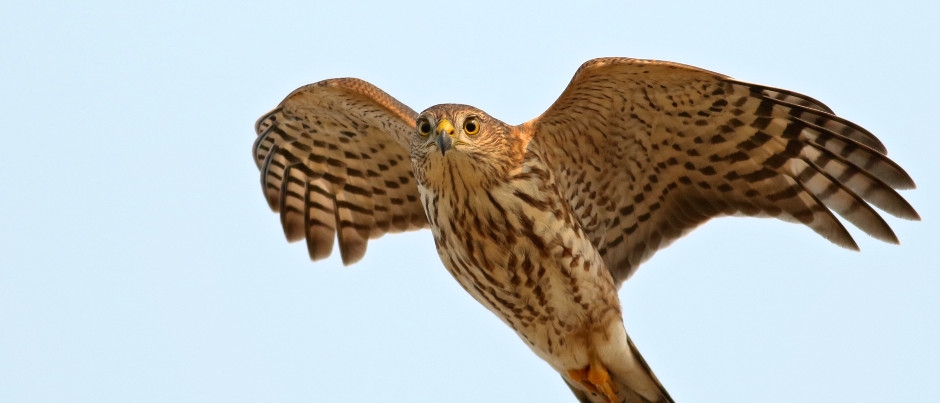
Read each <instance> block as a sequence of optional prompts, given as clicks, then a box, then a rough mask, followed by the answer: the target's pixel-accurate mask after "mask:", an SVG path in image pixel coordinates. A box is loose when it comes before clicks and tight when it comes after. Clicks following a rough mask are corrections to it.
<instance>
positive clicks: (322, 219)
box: [253, 78, 428, 264]
mask: <svg viewBox="0 0 940 403" xmlns="http://www.w3.org/2000/svg"><path fill="white" fill-rule="evenodd" d="M415 118H417V113H415V111H414V110H412V109H411V108H409V107H407V106H405V105H404V104H402V103H401V102H399V101H398V100H396V99H395V98H392V97H391V96H390V95H388V94H386V93H385V92H384V91H382V90H380V89H379V88H377V87H375V86H374V85H372V84H369V83H367V82H365V81H362V80H359V79H354V78H339V79H331V80H325V81H321V82H318V83H315V84H310V85H307V86H304V87H301V88H298V89H297V90H295V91H294V92H292V93H291V94H290V95H288V96H287V98H285V99H284V101H282V102H281V104H280V105H279V106H278V107H277V108H276V109H274V110H273V111H271V112H269V113H267V114H266V115H264V116H262V117H261V118H260V119H258V122H257V123H256V124H255V130H256V131H257V132H258V139H257V140H256V141H255V143H254V147H253V153H254V158H255V163H256V164H257V165H258V169H260V170H261V187H262V189H263V191H264V195H265V198H266V199H267V200H268V204H269V205H270V206H271V209H272V210H274V211H276V212H280V215H281V224H282V226H283V227H284V234H285V235H286V236H287V239H288V240H289V241H296V240H300V239H302V238H306V240H307V249H308V251H309V252H310V258H311V259H313V260H319V259H323V258H325V257H327V256H329V255H330V253H331V252H332V250H333V240H334V239H338V240H339V249H340V255H341V257H342V259H343V263H345V264H352V263H355V262H356V261H358V260H359V259H361V258H362V256H363V255H364V254H365V251H366V243H367V242H368V240H369V239H370V238H377V237H379V236H382V235H384V234H386V233H393V232H401V231H406V230H413V229H420V228H427V226H428V221H427V217H426V216H425V213H424V209H423V208H422V207H421V202H420V200H419V198H418V188H417V184H416V183H415V180H414V176H413V174H412V168H411V159H410V158H409V156H408V147H409V144H410V143H409V139H410V137H411V135H412V133H413V131H414V126H415Z"/></svg>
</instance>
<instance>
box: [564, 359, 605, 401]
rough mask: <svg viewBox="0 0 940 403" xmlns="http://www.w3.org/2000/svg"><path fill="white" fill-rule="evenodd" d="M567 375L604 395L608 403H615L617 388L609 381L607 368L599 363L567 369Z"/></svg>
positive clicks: (590, 389) (592, 390)
mask: <svg viewBox="0 0 940 403" xmlns="http://www.w3.org/2000/svg"><path fill="white" fill-rule="evenodd" d="M568 376H569V377H570V378H571V379H572V380H574V381H576V382H578V383H580V384H581V385H583V386H584V387H585V388H587V390H589V391H591V392H594V393H599V394H601V395H604V397H605V398H607V402H608V403H617V388H616V387H615V386H614V383H613V382H611V380H610V374H609V373H608V372H607V368H604V366H603V365H601V363H599V362H593V363H591V364H588V366H586V367H584V368H582V369H569V370H568Z"/></svg>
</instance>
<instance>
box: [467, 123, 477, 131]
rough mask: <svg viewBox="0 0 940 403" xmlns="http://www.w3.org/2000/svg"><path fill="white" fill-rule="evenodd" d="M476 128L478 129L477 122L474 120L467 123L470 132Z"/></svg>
mask: <svg viewBox="0 0 940 403" xmlns="http://www.w3.org/2000/svg"><path fill="white" fill-rule="evenodd" d="M476 130H477V124H476V123H473V122H469V123H467V131H468V132H474V131H476Z"/></svg>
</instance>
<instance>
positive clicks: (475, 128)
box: [463, 118, 480, 136]
mask: <svg viewBox="0 0 940 403" xmlns="http://www.w3.org/2000/svg"><path fill="white" fill-rule="evenodd" d="M463 131H464V132H465V133H467V134H469V135H471V136H472V135H474V134H477V133H479V132H480V122H478V121H477V118H469V119H467V120H466V121H464V122H463Z"/></svg>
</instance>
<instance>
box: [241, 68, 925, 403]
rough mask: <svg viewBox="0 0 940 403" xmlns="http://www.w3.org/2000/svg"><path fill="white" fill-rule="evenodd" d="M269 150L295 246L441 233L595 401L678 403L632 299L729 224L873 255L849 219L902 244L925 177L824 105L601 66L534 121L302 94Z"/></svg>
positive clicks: (364, 88)
mask: <svg viewBox="0 0 940 403" xmlns="http://www.w3.org/2000/svg"><path fill="white" fill-rule="evenodd" d="M255 128H256V130H257V133H258V138H257V140H256V141H255V143H254V158H255V162H256V163H257V165H258V168H259V169H260V170H261V185H262V189H263V191H264V195H265V198H266V199H267V201H268V203H269V205H270V207H271V208H272V209H273V210H274V211H276V212H279V213H280V219H281V224H282V226H283V228H284V233H285V235H286V236H287V239H288V240H289V241H296V240H300V239H306V242H307V248H308V250H309V252H310V258H311V259H312V260H318V259H323V258H325V257H327V256H328V255H329V254H330V253H331V251H332V249H333V243H334V239H335V240H338V241H339V252H340V255H341V256H342V260H343V263H344V264H352V263H355V262H356V261H358V260H359V259H361V258H362V256H363V255H364V254H365V251H366V244H367V243H368V240H369V239H374V238H378V237H380V236H382V235H384V234H387V233H394V232H401V231H408V230H415V229H422V228H430V229H431V231H432V233H433V235H434V243H435V246H436V248H437V252H438V254H439V255H440V258H441V261H442V262H443V264H444V266H445V267H446V268H447V270H448V271H449V272H450V274H451V275H453V277H454V278H455V279H456V280H457V282H458V283H460V285H461V286H462V287H463V288H464V289H465V290H466V291H467V292H468V293H470V294H471V295H472V296H473V297H474V298H475V299H476V300H477V301H479V302H480V303H481V304H483V305H484V306H485V307H486V308H487V309H489V310H490V311H492V312H493V313H494V314H496V316H498V317H499V318H500V319H502V320H503V322H505V323H506V324H507V325H509V326H510V327H511V328H512V329H513V330H514V331H515V332H516V334H518V335H519V337H520V338H521V339H522V340H523V341H524V342H525V343H526V344H527V345H528V346H529V348H531V349H532V351H533V352H535V354H536V355H538V356H539V357H541V358H542V359H543V360H545V361H546V362H547V363H548V364H549V365H551V366H552V368H554V369H555V370H556V371H558V373H559V374H561V376H562V378H563V379H564V381H565V382H566V383H567V384H568V386H569V387H570V388H571V390H572V391H573V392H574V394H575V396H576V397H577V398H578V400H579V401H581V402H671V401H672V399H671V398H670V397H669V394H668V393H667V392H666V390H665V388H664V387H663V386H662V385H661V384H660V382H659V381H658V380H657V379H656V376H655V375H654V374H653V372H652V371H651V370H650V367H649V365H647V363H646V362H645V361H644V359H643V358H642V357H641V356H640V353H639V352H638V350H637V348H636V346H635V345H634V344H633V343H632V342H631V340H630V339H629V337H628V336H627V333H626V331H625V329H624V325H623V319H622V315H621V306H620V301H619V298H618V295H617V291H618V289H619V288H620V286H621V285H622V284H623V282H624V281H625V280H626V279H628V278H629V277H630V276H631V275H632V274H633V273H634V271H635V270H636V269H637V267H638V266H639V265H640V264H641V263H642V262H643V261H645V260H646V259H648V258H649V257H650V256H651V255H652V254H653V253H654V252H656V251H657V250H658V249H660V248H663V247H665V246H667V245H668V244H669V243H670V242H672V241H673V240H675V239H677V238H679V237H681V236H682V235H685V234H686V233H688V232H689V231H691V230H692V229H693V228H695V227H696V226H698V225H699V224H702V223H704V222H705V221H707V220H709V219H710V218H712V217H718V216H727V215H743V216H757V217H776V218H779V219H782V220H785V221H790V222H795V223H802V224H804V225H806V226H808V227H809V228H811V229H812V230H813V231H815V232H817V233H818V234H820V235H822V236H823V237H825V238H826V239H828V240H830V241H831V242H833V243H835V244H836V245H839V246H842V247H845V248H849V249H858V246H857V245H856V243H855V241H854V240H853V239H852V237H851V236H850V235H849V233H848V232H847V231H846V229H845V227H844V226H843V225H842V224H841V223H840V221H839V220H838V219H837V218H836V216H835V214H834V213H836V214H838V215H840V216H842V218H844V219H845V220H847V221H848V222H850V223H852V224H854V225H855V226H857V227H858V228H860V229H862V230H863V231H865V232H866V233H868V234H869V235H871V236H873V237H874V238H877V239H879V240H882V241H885V242H891V243H897V242H898V240H897V237H896V236H895V234H894V233H893V231H892V230H891V228H890V227H889V226H888V225H887V224H886V223H885V221H884V219H882V217H881V216H880V215H879V214H878V213H877V212H876V211H875V210H874V209H873V207H877V208H879V209H880V210H882V211H884V212H887V213H889V214H891V215H894V216H897V217H900V218H905V219H912V220H916V219H918V215H917V213H916V212H915V211H914V209H913V208H912V207H911V205H910V204H909V203H908V202H907V201H905V200H904V199H903V198H902V197H901V196H900V195H898V193H897V192H896V191H895V189H909V188H913V187H914V182H913V180H911V178H910V176H908V174H907V173H905V172H904V170H903V169H901V167H899V166H898V165H897V164H896V163H895V162H893V161H892V160H890V159H889V158H888V157H887V156H886V151H885V147H884V146H883V145H882V143H881V142H880V141H878V139H876V138H875V137H874V136H873V135H872V134H871V133H869V132H868V131H867V130H865V129H863V128H862V127H860V126H858V125H857V124H854V123H852V122H850V121H848V120H845V119H843V118H840V117H838V116H835V115H834V113H833V112H832V110H831V109H829V108H828V107H826V106H825V105H823V104H822V103H820V102H819V101H817V100H815V99H813V98H810V97H808V96H805V95H802V94H798V93H795V92H792V91H787V90H783V89H777V88H771V87H766V86H763V85H757V84H751V83H746V82H742V81H737V80H734V79H732V78H729V77H727V76H724V75H721V74H718V73H714V72H710V71H707V70H703V69H699V68H695V67H691V66H686V65H681V64H677V63H670V62H663V61H654V60H637V59H629V58H603V59H595V60H590V61H588V62H586V63H584V64H583V65H582V66H581V67H580V68H579V69H578V70H577V72H576V73H575V75H574V78H573V79H572V80H571V83H570V84H569V85H568V87H567V88H566V89H565V90H564V92H563V93H562V94H561V96H560V97H559V98H558V99H557V100H556V101H555V103H554V104H552V105H551V106H550V107H549V108H548V110H546V111H545V112H544V113H543V114H542V115H541V116H539V117H537V118H535V119H533V120H530V121H528V122H525V123H522V124H520V125H517V126H513V125H509V124H506V123H504V122H502V121H500V120H498V119H496V118H494V117H492V116H490V115H489V114H487V113H486V112H484V111H481V110H479V109H477V108H474V107H472V106H467V105H457V104H444V105H436V106H432V107H430V108H428V109H427V110H425V111H424V112H421V113H420V114H419V113H416V112H415V111H414V110H412V109H411V108H409V107H408V106H406V105H404V104H402V103H401V102H399V101H397V100H396V99H395V98H392V97H391V96H390V95H388V94H387V93H385V92H383V91H382V90H380V89H378V88H377V87H375V86H373V85H372V84H369V83H367V82H365V81H362V80H359V79H355V78H338V79H330V80H325V81H320V82H318V83H315V84H310V85H307V86H304V87H301V88H299V89H297V90H295V91H294V92H292V93H291V94H290V95H288V96H287V98H286V99H284V101H283V102H281V104H280V105H279V106H278V107H277V108H276V109H274V110H273V111H271V112H270V113H268V114H266V115H264V116H262V117H261V118H260V119H259V120H258V122H257V123H256V127H255Z"/></svg>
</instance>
